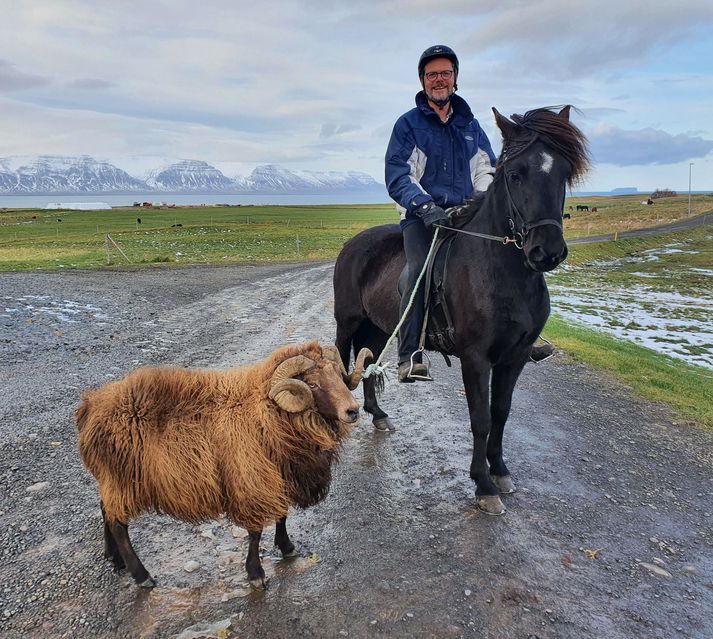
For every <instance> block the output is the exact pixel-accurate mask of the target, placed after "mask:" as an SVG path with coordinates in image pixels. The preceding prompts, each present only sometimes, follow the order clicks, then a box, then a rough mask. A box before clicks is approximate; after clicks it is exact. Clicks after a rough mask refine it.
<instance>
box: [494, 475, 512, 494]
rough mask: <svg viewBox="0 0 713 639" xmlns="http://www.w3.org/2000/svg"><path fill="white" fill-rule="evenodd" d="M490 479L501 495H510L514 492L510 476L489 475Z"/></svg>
mask: <svg viewBox="0 0 713 639" xmlns="http://www.w3.org/2000/svg"><path fill="white" fill-rule="evenodd" d="M490 479H492V480H493V483H494V484H495V485H496V486H497V487H498V490H499V491H500V494H501V495H511V494H512V493H514V492H515V484H514V482H513V480H512V477H510V475H490Z"/></svg>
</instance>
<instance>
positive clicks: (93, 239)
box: [0, 205, 398, 271]
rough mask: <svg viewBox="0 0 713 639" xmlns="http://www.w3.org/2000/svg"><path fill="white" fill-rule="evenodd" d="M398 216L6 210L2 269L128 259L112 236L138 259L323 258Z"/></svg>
mask: <svg viewBox="0 0 713 639" xmlns="http://www.w3.org/2000/svg"><path fill="white" fill-rule="evenodd" d="M137 218H141V224H138V223H137V221H136V220H137ZM59 220H61V222H60V221H59ZM397 221H398V216H397V214H396V211H395V209H394V207H393V206H390V205H373V206H369V205H366V206H357V205H353V206H349V205H344V206H294V207H291V206H261V207H252V206H241V207H184V208H171V209H135V208H128V209H115V210H111V211H45V210H40V211H36V210H35V211H33V210H26V211H24V210H23V211H5V212H0V271H19V270H26V269H66V268H98V267H105V266H106V265H107V263H111V264H125V263H126V261H125V259H124V258H123V257H122V255H121V253H120V252H119V251H118V250H117V249H116V248H115V247H113V246H112V245H109V249H110V250H109V252H108V254H107V250H106V246H107V245H106V242H105V236H106V235H107V234H109V235H110V236H111V238H112V239H113V240H114V241H115V242H116V243H117V245H118V246H119V247H120V248H121V250H122V251H123V252H124V253H125V254H126V256H127V257H128V258H129V260H131V262H132V263H134V264H155V263H164V264H165V263H173V264H228V263H262V262H280V261H283V262H284V261H298V260H323V259H330V258H334V257H336V255H337V254H338V253H339V251H340V249H341V247H342V246H343V244H344V242H345V241H346V240H348V239H349V238H350V237H352V236H353V235H355V234H356V233H358V232H359V231H361V230H363V229H366V228H369V227H371V226H375V225H377V224H386V223H390V222H397ZM179 224H180V226H177V225H179ZM107 258H108V259H107Z"/></svg>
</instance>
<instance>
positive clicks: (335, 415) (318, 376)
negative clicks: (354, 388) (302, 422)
mask: <svg viewBox="0 0 713 639" xmlns="http://www.w3.org/2000/svg"><path fill="white" fill-rule="evenodd" d="M301 377H302V380H303V381H304V382H305V384H307V386H309V388H310V390H311V391H312V395H313V396H314V403H315V405H316V407H317V410H318V411H319V412H320V413H321V414H322V415H323V416H324V417H326V418H328V419H336V420H339V421H341V422H345V423H347V424H353V423H354V422H356V421H357V420H358V419H359V404H357V402H356V400H355V399H354V396H353V395H352V393H351V391H350V390H349V389H348V388H347V385H346V384H345V383H344V379H343V377H342V372H341V370H340V367H339V366H338V365H337V364H335V363H334V362H332V361H329V360H322V361H321V362H320V363H319V364H318V365H317V366H314V367H313V368H311V369H310V370H308V371H306V372H305V373H303V374H302V376H301Z"/></svg>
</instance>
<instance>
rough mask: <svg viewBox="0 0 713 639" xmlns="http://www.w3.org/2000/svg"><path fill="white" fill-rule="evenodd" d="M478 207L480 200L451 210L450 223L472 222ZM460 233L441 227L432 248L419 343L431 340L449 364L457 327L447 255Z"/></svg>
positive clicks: (426, 279)
mask: <svg viewBox="0 0 713 639" xmlns="http://www.w3.org/2000/svg"><path fill="white" fill-rule="evenodd" d="M478 209H479V202H478V201H475V200H467V201H466V202H465V203H464V204H462V205H461V206H455V207H452V208H450V209H448V214H449V215H450V218H451V226H452V227H455V228H460V227H462V226H464V225H465V224H467V223H468V222H470V220H471V219H472V218H473V216H474V215H475V214H476V212H477V211H478ZM456 235H457V233H455V232H453V231H450V230H448V229H446V228H441V229H440V233H439V235H438V239H437V240H436V245H435V247H434V249H433V255H432V256H431V260H430V261H429V263H428V266H427V269H426V273H425V275H424V304H425V307H426V308H425V312H424V320H423V327H422V329H421V339H420V342H419V346H420V347H421V348H423V347H424V346H425V344H426V341H428V344H429V346H430V347H431V349H432V350H436V351H439V352H440V353H441V354H442V355H443V357H444V359H445V360H446V364H447V365H448V366H450V365H451V361H450V359H449V358H448V356H449V355H455V344H454V341H453V337H454V334H455V330H454V328H453V322H452V321H451V314H450V311H449V309H448V304H447V303H446V296H445V288H446V279H447V277H448V256H449V254H450V250H451V246H452V245H453V238H454V237H455V236H456Z"/></svg>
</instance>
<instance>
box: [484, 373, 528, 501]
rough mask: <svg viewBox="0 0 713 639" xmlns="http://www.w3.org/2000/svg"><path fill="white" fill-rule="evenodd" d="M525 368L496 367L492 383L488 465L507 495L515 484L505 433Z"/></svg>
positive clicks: (498, 485) (491, 473)
mask: <svg viewBox="0 0 713 639" xmlns="http://www.w3.org/2000/svg"><path fill="white" fill-rule="evenodd" d="M523 367H524V363H522V364H514V365H513V364H508V365H502V366H495V367H494V368H493V377H492V380H491V383H490V419H491V426H490V437H488V448H487V456H488V464H489V465H490V477H491V478H492V480H493V481H494V482H495V485H496V486H497V487H498V489H499V490H500V492H501V493H505V494H509V493H514V492H515V484H513V481H512V479H511V477H510V471H509V470H508V468H507V466H506V465H505V462H504V461H503V431H504V430H505V422H506V421H507V419H508V415H509V414H510V405H511V404H512V393H513V390H514V389H515V383H516V382H517V378H518V377H520V373H521V372H522V369H523Z"/></svg>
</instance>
